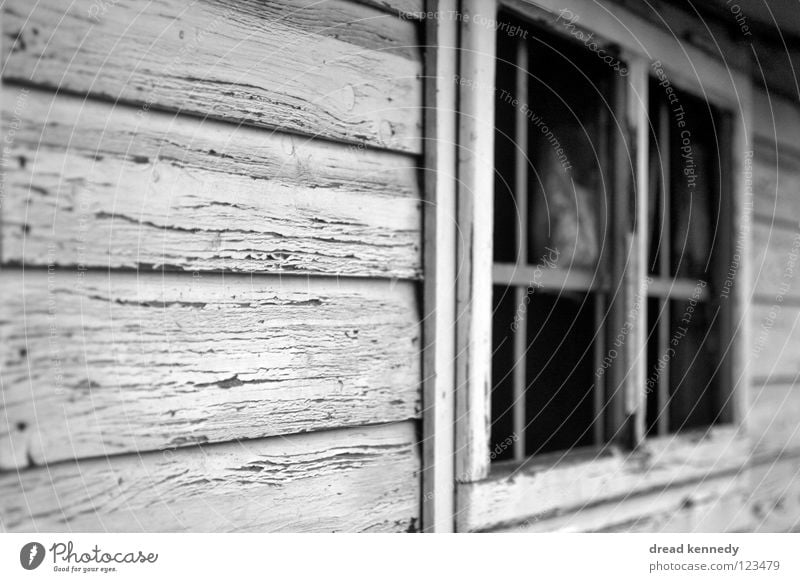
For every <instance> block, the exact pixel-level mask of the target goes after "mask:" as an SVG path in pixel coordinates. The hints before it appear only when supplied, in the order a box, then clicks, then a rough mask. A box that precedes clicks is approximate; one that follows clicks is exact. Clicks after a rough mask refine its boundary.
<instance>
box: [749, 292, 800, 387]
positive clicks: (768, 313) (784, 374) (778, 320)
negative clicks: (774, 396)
mask: <svg viewBox="0 0 800 582" xmlns="http://www.w3.org/2000/svg"><path fill="white" fill-rule="evenodd" d="M750 311H751V314H752V327H753V336H752V339H751V345H752V349H751V352H750V354H748V358H749V359H750V368H751V371H752V374H753V378H754V379H753V382H754V384H763V383H765V382H772V383H776V382H786V381H787V380H788V381H789V382H791V381H792V379H794V378H796V377H797V374H800V359H798V357H797V355H798V354H800V307H798V306H796V305H786V304H781V303H778V302H775V303H772V304H769V305H765V304H757V305H753V306H752V308H751V310H750Z"/></svg>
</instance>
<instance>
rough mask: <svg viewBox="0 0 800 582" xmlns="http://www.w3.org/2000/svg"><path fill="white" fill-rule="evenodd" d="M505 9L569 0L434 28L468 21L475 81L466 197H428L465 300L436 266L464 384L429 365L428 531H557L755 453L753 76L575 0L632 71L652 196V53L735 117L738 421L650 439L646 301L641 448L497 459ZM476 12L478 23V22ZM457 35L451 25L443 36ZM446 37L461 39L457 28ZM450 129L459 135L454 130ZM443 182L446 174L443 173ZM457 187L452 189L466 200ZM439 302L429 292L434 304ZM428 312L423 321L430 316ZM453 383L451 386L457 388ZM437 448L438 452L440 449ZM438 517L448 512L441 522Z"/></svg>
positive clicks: (486, 5) (733, 318) (440, 326)
mask: <svg viewBox="0 0 800 582" xmlns="http://www.w3.org/2000/svg"><path fill="white" fill-rule="evenodd" d="M452 4H453V2H444V1H443V2H432V6H434V7H435V8H432V9H434V10H436V9H438V10H442V9H448V7H450V6H451V5H452ZM443 7H444V8H443ZM501 7H503V8H506V9H509V10H512V11H513V12H515V13H517V14H519V15H521V16H523V17H526V18H529V19H532V20H542V19H548V18H549V19H551V21H552V20H555V19H556V18H557V15H558V13H559V11H560V10H561V9H562V8H563V7H564V4H563V3H562V2H560V1H559V0H462V2H461V13H462V16H461V17H460V18H451V19H449V20H447V19H438V20H436V24H435V25H432V27H433V28H435V29H436V30H438V31H439V32H440V33H441V31H442V30H445V31H448V30H449V31H450V32H452V31H453V30H454V28H453V27H459V28H460V46H459V47H458V49H459V50H458V51H457V53H458V59H459V69H458V73H457V74H458V75H460V76H461V77H462V78H470V79H472V80H473V81H474V82H473V83H471V84H470V86H468V87H458V88H457V90H458V92H459V94H458V110H459V115H458V134H457V135H458V144H457V146H458V151H457V169H456V175H457V181H456V188H457V192H455V193H453V191H452V190H453V182H452V180H451V181H450V182H448V185H445V187H444V188H445V189H444V192H446V193H448V194H446V195H445V198H446V200H447V201H448V203H447V204H444V205H443V207H442V208H437V209H431V208H430V205H429V207H428V210H429V212H428V215H429V216H428V218H426V227H427V228H428V231H427V234H426V241H427V242H428V245H429V246H430V245H431V243H433V242H434V240H435V241H436V244H437V245H439V246H437V249H436V250H435V251H434V250H429V251H428V254H427V255H426V257H428V261H429V262H428V266H430V267H432V268H435V269H439V268H440V267H441V264H442V262H446V261H447V254H448V253H450V257H451V260H455V267H456V268H455V271H456V273H457V276H456V281H457V285H456V287H455V297H453V294H452V293H451V294H449V295H448V294H447V293H444V294H442V293H441V290H442V288H443V287H444V288H447V281H444V280H443V279H442V277H441V276H440V275H442V274H443V273H444V272H445V271H438V272H437V273H436V277H435V279H436V280H435V281H433V282H430V281H428V280H427V277H429V275H427V274H426V286H427V289H429V290H430V293H431V294H433V293H434V290H435V289H439V290H440V295H439V297H440V299H441V298H442V297H444V298H445V299H444V300H445V303H433V302H431V301H426V309H425V313H426V314H432V313H434V312H435V311H436V310H437V309H438V308H439V307H440V306H444V307H445V308H446V313H445V314H444V315H442V320H441V321H439V322H438V323H428V324H427V327H426V334H427V336H426V337H437V338H439V337H444V336H443V335H442V334H443V333H446V332H447V330H448V326H451V327H450V328H449V330H450V333H452V329H453V328H454V329H455V346H452V344H451V342H450V340H451V339H452V338H451V337H448V338H447V339H446V342H445V343H447V344H448V345H450V348H449V349H450V351H447V350H448V348H445V352H444V354H451V355H453V357H454V362H455V370H454V379H453V380H449V381H448V380H445V381H444V382H442V381H439V380H437V379H436V378H437V377H438V375H439V374H440V373H441V372H442V371H443V370H442V367H441V366H445V367H448V364H447V362H446V361H444V359H443V358H441V357H440V359H439V361H438V364H436V365H434V364H433V363H432V361H433V359H435V358H431V359H429V360H426V361H427V362H428V365H426V372H425V376H426V386H425V389H424V395H425V396H424V399H425V410H426V413H425V419H427V420H426V421H425V427H426V428H425V431H424V433H425V434H424V436H425V443H426V444H425V448H424V458H425V470H424V473H423V528H424V529H425V530H426V531H449V530H450V529H455V530H456V531H480V530H493V529H503V528H506V527H509V526H513V525H514V524H523V526H522V528H523V529H526V530H537V529H549V527H550V526H551V525H552V524H553V523H555V522H554V521H553V520H549V519H548V518H550V517H552V516H555V515H559V514H563V513H564V512H571V511H575V510H580V509H581V508H582V507H584V506H586V505H587V504H595V503H598V502H600V501H603V500H608V501H611V500H614V499H615V498H625V497H627V496H630V495H633V494H636V493H637V492H645V491H648V490H657V489H663V490H667V489H669V488H670V487H671V486H677V485H679V484H686V483H690V482H691V483H697V487H702V486H704V485H703V484H708V486H709V487H710V486H716V485H718V484H717V483H716V482H715V479H717V478H723V477H724V476H725V475H730V474H731V473H732V472H735V471H737V470H739V469H740V468H741V467H742V466H743V464H744V463H745V462H746V459H747V454H748V451H749V445H748V441H747V438H746V430H745V429H746V426H745V422H744V421H745V420H746V419H745V416H746V414H745V413H746V409H747V398H748V388H749V386H750V377H749V372H748V367H747V359H748V358H747V354H748V353H749V352H748V345H747V338H748V337H749V325H748V319H747V309H746V306H747V304H748V297H749V294H750V293H751V289H750V287H751V284H750V276H749V264H748V262H747V260H746V257H749V244H750V243H749V232H748V233H744V235H745V236H744V237H742V236H741V235H742V234H743V233H742V232H739V231H738V230H737V229H739V228H740V225H743V224H746V223H747V216H746V213H747V212H748V208H746V197H747V195H748V193H747V190H746V181H745V172H746V167H745V157H746V155H745V152H747V151H748V150H752V143H751V140H750V135H749V134H750V132H751V85H750V79H749V77H748V76H747V75H746V74H744V73H743V72H738V71H734V70H731V69H729V68H727V67H726V66H725V65H724V64H722V63H720V62H718V61H717V60H715V59H713V58H712V57H711V56H709V55H708V54H706V53H704V52H702V51H701V50H700V49H698V48H695V47H692V46H690V45H688V44H686V43H683V44H680V43H679V41H678V40H676V39H675V38H673V37H671V36H670V35H668V34H666V33H665V32H663V31H662V30H660V29H659V28H657V27H655V26H653V25H652V24H650V23H648V22H646V21H645V20H643V19H641V18H639V17H637V16H635V15H633V14H631V13H629V12H628V11H626V10H625V9H623V8H621V7H618V6H616V5H614V6H613V7H610V8H609V7H605V6H603V5H601V4H599V3H596V2H593V1H591V0H573V2H571V7H570V10H572V11H573V12H574V13H575V14H579V15H580V21H579V23H578V24H579V27H583V25H584V24H590V25H591V28H590V29H586V30H587V32H592V33H594V35H595V38H596V39H598V42H607V43H609V44H613V45H615V46H616V47H618V48H619V51H620V53H621V55H622V58H623V60H624V61H625V62H626V63H627V65H628V69H629V71H630V72H629V75H628V77H627V81H628V83H630V88H629V90H628V91H627V102H626V103H625V104H624V108H625V109H626V115H627V123H628V126H629V128H630V131H629V133H630V135H631V139H632V140H633V141H635V144H636V170H637V172H636V185H635V190H636V191H637V192H639V193H646V192H647V184H648V135H649V133H648V132H649V127H648V125H647V124H648V121H647V104H648V98H647V92H648V85H649V83H648V79H649V75H650V74H651V73H652V69H651V67H650V64H651V63H652V62H653V61H656V60H659V61H660V62H661V64H662V67H663V69H664V70H665V71H666V72H667V74H668V76H669V79H670V82H671V83H672V84H673V85H674V86H675V87H676V88H678V89H681V90H683V91H688V92H691V93H692V94H695V95H700V96H702V97H703V98H704V99H707V100H708V101H709V102H710V103H712V104H714V105H715V106H717V107H719V108H721V109H724V110H727V111H730V112H732V113H733V114H734V115H733V122H732V123H731V126H732V127H731V128H730V130H731V140H732V144H731V148H730V154H731V157H732V160H731V163H732V166H731V184H732V189H733V191H732V193H731V194H732V208H731V211H730V217H729V218H730V225H731V228H730V230H731V233H732V236H733V237H734V238H738V239H739V240H738V248H737V250H738V251H739V253H738V254H739V255H740V257H741V259H742V260H741V262H740V266H739V270H738V273H737V281H738V284H737V285H735V286H734V288H733V292H732V293H731V295H730V296H729V299H728V300H729V301H730V304H731V305H730V311H729V313H730V327H731V341H732V351H731V357H730V359H729V362H730V365H731V367H730V373H729V376H728V377H729V378H731V379H732V382H731V384H732V385H731V386H728V387H725V389H729V390H730V391H731V403H732V405H731V407H730V410H728V411H727V416H728V418H730V419H732V422H731V423H728V424H724V425H719V426H714V427H712V428H711V429H710V430H709V431H707V433H706V434H705V436H704V437H703V438H702V439H697V438H696V437H695V436H692V435H668V436H666V437H656V438H648V439H644V422H645V421H644V418H645V414H644V406H645V399H644V396H645V392H644V388H645V383H646V380H645V375H646V356H644V355H643V354H646V343H645V338H646V337H647V333H646V332H647V329H646V325H647V315H646V309H640V310H639V311H638V313H639V315H638V317H637V318H636V320H635V322H634V331H633V333H632V334H630V338H629V340H628V341H627V343H626V350H625V355H624V357H625V358H626V361H627V362H628V364H623V365H624V366H625V369H626V370H629V373H628V374H627V381H626V384H625V393H624V395H623V399H624V402H623V405H624V412H625V413H626V414H632V413H638V414H637V415H636V418H637V423H636V426H635V429H634V430H635V433H636V435H635V438H636V443H637V445H636V447H635V449H634V450H633V451H622V450H617V449H615V448H614V447H607V448H606V450H605V452H604V453H603V454H588V455H587V454H586V452H585V451H584V452H575V453H574V454H569V453H568V454H566V455H564V456H561V457H560V460H559V462H558V463H553V460H552V459H551V458H550V457H549V456H542V457H541V458H539V457H533V458H528V459H526V460H525V461H523V463H522V464H521V465H518V466H509V465H508V464H506V463H504V464H502V465H492V464H491V463H490V456H489V454H490V451H489V437H490V434H491V433H490V422H491V414H490V409H489V407H490V390H491V350H492V337H491V335H492V266H493V253H492V240H493V189H494V167H493V159H494V91H493V89H492V87H493V85H494V82H495V79H494V74H495V66H494V59H495V42H496V37H495V34H496V32H495V29H494V28H493V27H491V26H486V25H485V20H486V19H493V18H496V17H497V14H498V10H499V9H500V8H501ZM478 15H479V16H480V18H479V19H476V18H475V16H478ZM482 23H483V24H482ZM430 28H431V26H429V29H430ZM447 34H448V33H447V32H445V36H447ZM449 38H451V40H452V35H451V36H450V37H449ZM642 39H646V41H645V40H642ZM643 42H646V44H642V43H643ZM451 49H452V46H450V45H448V46H447V47H444V46H441V45H439V48H438V50H437V51H435V53H438V54H439V55H440V57H438V59H437V57H432V58H434V59H437V60H436V62H438V63H439V64H440V66H442V65H443V62H447V59H452V58H453V51H452V50H451ZM442 55H444V56H442ZM451 64H452V63H451ZM444 66H445V67H446V66H447V65H444ZM449 73H452V71H449ZM449 73H448V74H449ZM448 82H450V83H452V79H448V78H447V76H446V75H439V76H437V77H436V84H438V85H439V88H440V90H439V91H435V90H434V91H432V92H431V93H430V97H431V99H433V100H435V103H436V107H437V114H436V115H437V118H438V119H439V122H438V123H437V127H439V128H440V129H441V128H442V127H446V123H445V124H444V126H443V125H442V121H441V120H442V118H447V119H450V120H451V121H452V118H450V117H449V116H448V113H447V112H446V111H444V112H443V111H440V110H439V109H438V108H439V107H447V106H452V102H453V97H454V96H453V95H451V92H450V90H448V89H445V87H446V85H447V83H448ZM442 89H443V91H442ZM447 131H452V128H450V129H448V130H447ZM427 137H428V136H426V138H427ZM446 138H447V136H446V135H444V134H441V133H437V135H436V142H437V146H436V147H437V148H440V147H442V144H441V143H439V142H440V141H444V140H445V139H446ZM445 149H446V147H445ZM438 154H439V155H438V156H433V157H431V158H429V163H430V164H429V167H431V168H433V169H435V170H436V172H437V175H439V174H438V173H439V172H447V171H448V167H447V164H448V163H452V157H453V156H452V154H453V151H452V150H449V154H447V153H444V160H445V161H444V162H443V161H442V158H441V156H442V155H443V152H442V151H438ZM448 156H449V157H448ZM449 169H450V170H452V168H449ZM441 177H442V176H440V178H441ZM444 179H445V181H447V176H446V175H445V177H444ZM440 186H441V184H440V185H439V186H437V187H440ZM441 192H442V191H441V190H440V191H439V196H438V198H439V199H440V198H441ZM452 194H455V200H454V199H453V197H452ZM637 196H638V204H637V216H636V217H635V230H634V231H633V232H630V233H629V235H630V237H631V240H632V241H633V244H634V245H636V248H637V250H638V253H637V259H636V261H635V264H634V265H633V267H632V268H631V267H630V266H629V267H628V268H626V270H625V273H626V279H625V284H626V289H627V292H626V293H627V299H626V305H627V306H630V305H632V302H633V301H635V300H636V298H637V293H641V282H642V281H643V280H644V278H645V276H646V273H645V269H646V265H647V245H646V244H645V241H646V240H647V237H646V233H645V232H643V228H644V229H646V228H647V226H646V225H647V207H646V200H647V196H646V195H645V194H637ZM617 198H619V196H617ZM453 202H455V204H452V203H453ZM448 213H455V216H456V218H457V231H456V232H452V231H450V230H445V232H446V236H445V238H444V239H443V238H441V237H436V235H437V234H441V233H440V232H439V231H438V230H436V228H437V227H436V225H437V224H438V225H439V226H441V223H442V222H443V221H444V222H446V221H447V220H448V219H452V216H453V214H450V215H449V216H448ZM437 221H438V222H437ZM453 238H455V240H453ZM742 243H743V244H744V247H742ZM629 244H630V243H629ZM431 255H432V256H434V257H438V260H439V262H435V261H434V260H433V259H430V256H431ZM430 272H431V271H430V269H427V270H426V273H430ZM451 290H452V288H451ZM430 296H431V295H426V298H428V297H430ZM644 305H646V301H645V302H644ZM626 311H627V312H628V313H631V312H632V311H630V310H626ZM448 318H450V319H448ZM428 319H429V318H428V317H427V316H426V321H428ZM612 325H613V322H612ZM434 332H436V334H435V335H433V334H434ZM426 345H427V346H430V343H429V342H428V341H426ZM442 349H443V348H441V347H440V346H437V347H435V348H431V350H432V351H434V352H435V351H439V352H441V350H442ZM441 355H442V353H440V356H441ZM452 372H453V370H452V368H450V367H448V371H447V372H445V377H446V378H447V377H448V376H447V374H448V373H452ZM432 378H433V379H432ZM452 381H454V385H451V384H448V382H452ZM453 415H454V424H455V434H453V432H452V430H450V429H447V428H444V425H446V424H447V419H448V418H453ZM432 418H438V419H439V421H438V424H436V423H434V422H432V420H431V419H432ZM443 443H444V446H442V444H443ZM448 443H452V448H451V449H450V451H449V452H450V454H451V456H450V458H447V456H446V455H447V444H448ZM437 446H438V448H437ZM434 449H435V450H436V451H437V452H435V453H434V452H433V451H434ZM656 502H663V503H670V502H672V503H674V499H672V498H671V497H670V496H669V495H662V496H659V498H658V499H657V500H656ZM649 510H650V511H653V510H657V508H655V507H652V508H650V509H649ZM450 512H452V518H451V516H450ZM432 516H438V521H435V520H434V519H433V517H432ZM434 522H435V523H434ZM598 523H599V525H598ZM598 523H595V524H594V525H593V526H589V525H586V524H584V526H582V527H592V528H596V527H601V526H602V520H601V521H600V522H598ZM437 524H438V525H437ZM548 524H550V525H548Z"/></svg>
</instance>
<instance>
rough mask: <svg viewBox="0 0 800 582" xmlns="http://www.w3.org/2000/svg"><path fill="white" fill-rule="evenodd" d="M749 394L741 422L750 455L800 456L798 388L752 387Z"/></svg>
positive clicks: (799, 399) (788, 385)
mask: <svg viewBox="0 0 800 582" xmlns="http://www.w3.org/2000/svg"><path fill="white" fill-rule="evenodd" d="M750 393H751V394H750V399H751V404H750V409H749V410H748V412H747V417H746V419H745V420H746V422H747V427H748V431H747V432H748V434H749V435H750V441H751V442H752V445H753V452H754V454H756V455H758V456H760V457H768V456H770V455H773V456H778V455H783V454H787V453H788V454H798V453H800V385H797V386H793V385H791V384H773V385H770V384H767V385H764V386H754V387H752V388H751V389H750Z"/></svg>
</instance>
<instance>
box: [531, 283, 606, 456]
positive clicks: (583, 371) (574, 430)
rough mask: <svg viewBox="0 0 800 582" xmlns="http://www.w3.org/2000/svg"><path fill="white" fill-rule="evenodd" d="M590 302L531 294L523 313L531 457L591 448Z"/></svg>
mask: <svg viewBox="0 0 800 582" xmlns="http://www.w3.org/2000/svg"><path fill="white" fill-rule="evenodd" d="M595 335H596V331H595V325H594V298H593V297H592V296H591V295H586V294H578V293H562V294H561V295H555V294H550V293H539V292H537V293H534V295H533V296H532V301H531V304H530V306H529V308H528V341H529V346H530V348H529V350H528V370H527V378H528V388H527V392H526V401H527V412H528V419H529V423H528V426H527V429H526V450H527V453H528V454H529V455H530V454H538V453H546V452H551V451H562V450H567V449H571V448H573V447H581V446H587V445H591V444H593V440H594V439H593V433H592V426H593V424H594V418H595V413H594V382H595V375H594V372H595V369H594V344H595Z"/></svg>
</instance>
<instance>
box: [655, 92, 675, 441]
mask: <svg viewBox="0 0 800 582" xmlns="http://www.w3.org/2000/svg"><path fill="white" fill-rule="evenodd" d="M658 128H659V130H658V149H659V157H660V159H661V208H662V210H663V212H662V214H661V216H662V218H661V221H662V225H661V244H660V253H659V265H658V275H659V277H661V278H662V279H664V280H668V279H670V277H671V273H670V266H671V260H672V257H671V250H672V240H671V238H672V237H671V232H670V221H671V208H670V193H671V191H672V180H671V172H672V167H671V162H670V149H669V148H670V127H669V110H668V107H667V104H666V103H665V102H663V101H659V108H658ZM658 311H659V314H660V317H659V319H658V354H661V355H663V354H666V353H667V349H668V348H669V334H670V330H669V327H670V320H671V317H670V302H669V297H668V296H664V297H662V298H661V299H659V301H658ZM669 383H670V377H669V364H667V365H665V366H664V369H663V370H662V371H661V373H660V375H659V377H658V434H659V435H665V434H667V433H669Z"/></svg>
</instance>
